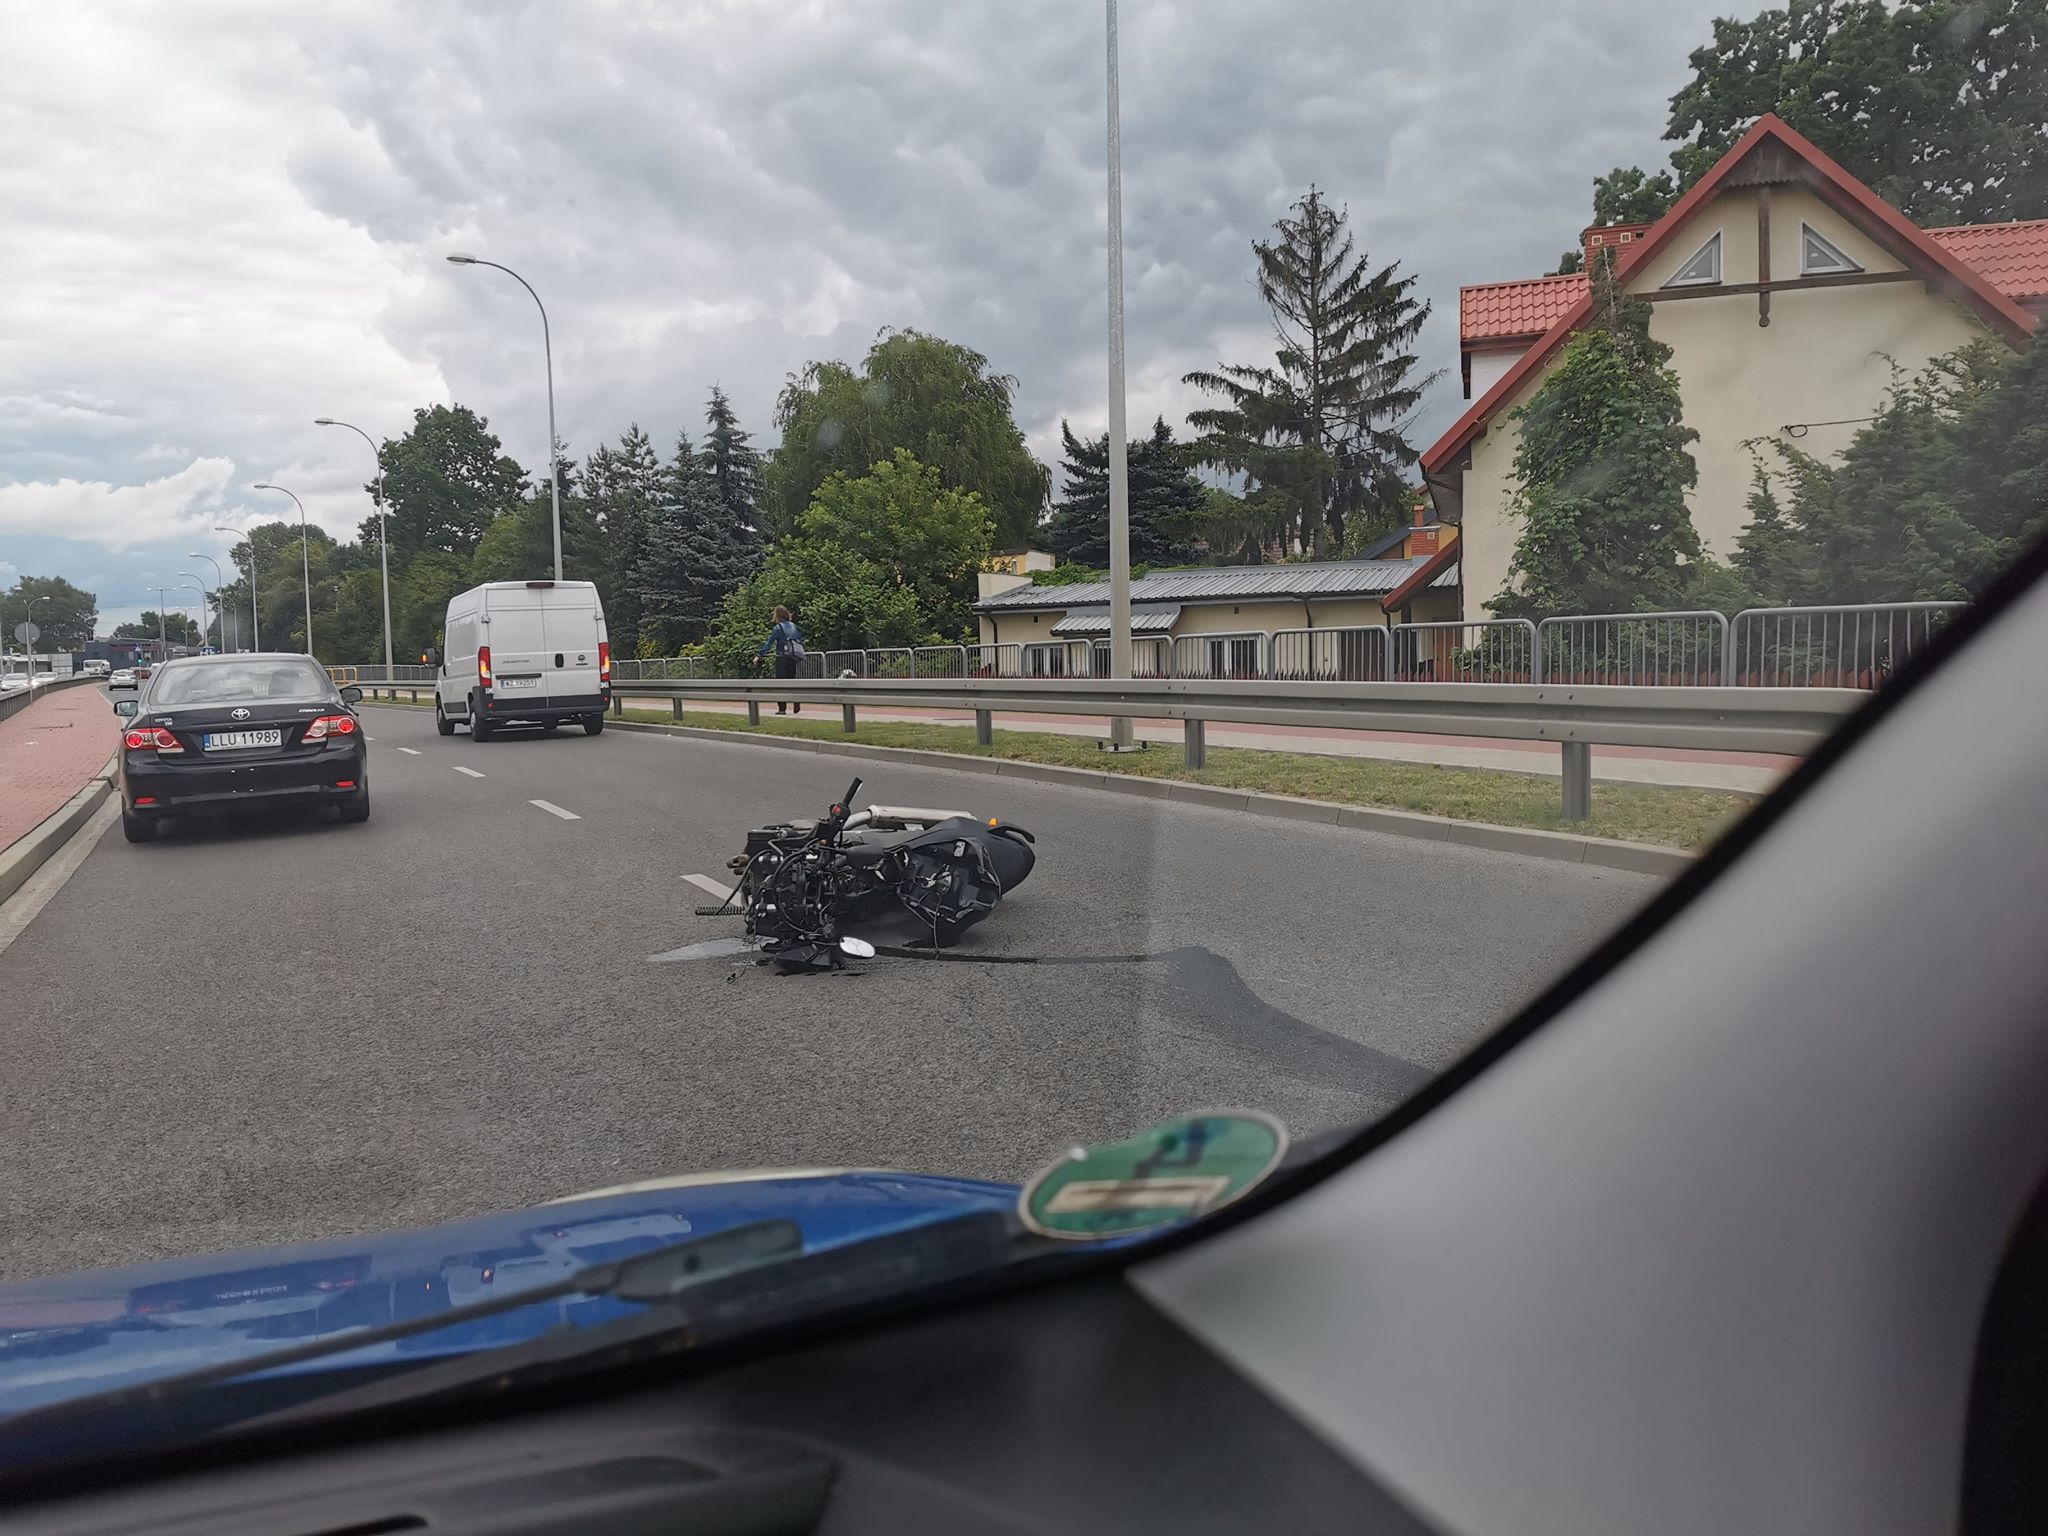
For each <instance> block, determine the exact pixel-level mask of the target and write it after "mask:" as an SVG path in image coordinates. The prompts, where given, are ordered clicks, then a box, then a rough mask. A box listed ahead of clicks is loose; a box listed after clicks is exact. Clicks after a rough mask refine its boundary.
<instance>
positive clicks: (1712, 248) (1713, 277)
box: [1664, 229, 1721, 288]
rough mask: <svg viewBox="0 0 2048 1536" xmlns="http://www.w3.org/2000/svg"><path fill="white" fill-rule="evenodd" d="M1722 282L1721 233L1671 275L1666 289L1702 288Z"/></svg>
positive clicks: (1718, 232) (1715, 232)
mask: <svg viewBox="0 0 2048 1536" xmlns="http://www.w3.org/2000/svg"><path fill="white" fill-rule="evenodd" d="M1720 281H1721V232H1720V231H1719V230H1718V229H1717V230H1715V231H1714V234H1713V238H1712V239H1710V240H1708V241H1707V243H1706V244H1705V245H1703V246H1701V247H1700V248H1699V249H1698V250H1696V251H1694V252H1693V253H1692V255H1691V256H1689V257H1687V258H1686V263H1685V265H1684V266H1682V267H1680V268H1679V269H1678V270H1677V271H1676V272H1674V273H1672V274H1671V278H1670V280H1669V281H1668V282H1666V283H1665V284H1664V286H1665V287H1666V288H1700V287H1705V286H1706V285H1708V284H1710V283H1718V282H1720Z"/></svg>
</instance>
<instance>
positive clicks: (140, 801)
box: [135, 795, 156, 805]
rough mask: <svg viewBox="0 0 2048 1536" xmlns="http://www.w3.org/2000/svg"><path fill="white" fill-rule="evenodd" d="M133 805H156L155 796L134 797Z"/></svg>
mask: <svg viewBox="0 0 2048 1536" xmlns="http://www.w3.org/2000/svg"><path fill="white" fill-rule="evenodd" d="M135 803H136V804H137V805H155V804H156V796H155V795H137V796H136V797H135Z"/></svg>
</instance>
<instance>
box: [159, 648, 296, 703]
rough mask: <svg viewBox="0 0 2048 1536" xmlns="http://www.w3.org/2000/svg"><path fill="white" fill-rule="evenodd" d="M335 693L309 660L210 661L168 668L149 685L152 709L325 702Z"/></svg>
mask: <svg viewBox="0 0 2048 1536" xmlns="http://www.w3.org/2000/svg"><path fill="white" fill-rule="evenodd" d="M332 691H333V688H332V685H331V684H330V683H329V682H328V679H327V674H326V673H325V672H322V671H321V670H320V669H319V668H318V667H317V666H315V665H313V663H312V662H310V661H296V660H286V661H238V662H208V663H206V664H205V665H202V666H184V667H169V668H166V669H165V671H164V673H163V675H162V676H161V677H158V678H155V679H153V680H152V682H151V684H150V690H149V700H150V703H151V705H152V706H153V707H155V708H158V709H169V708H171V707H172V706H173V705H191V704H244V703H248V702H250V701H252V700H257V699H322V698H326V697H327V696H328V695H329V694H330V693H331V692H332Z"/></svg>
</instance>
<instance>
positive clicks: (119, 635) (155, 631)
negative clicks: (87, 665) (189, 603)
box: [8, 608, 200, 650]
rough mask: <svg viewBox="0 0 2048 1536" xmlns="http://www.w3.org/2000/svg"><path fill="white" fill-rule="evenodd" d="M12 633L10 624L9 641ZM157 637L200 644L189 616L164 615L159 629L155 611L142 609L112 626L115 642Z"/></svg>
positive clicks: (183, 642) (177, 642)
mask: <svg viewBox="0 0 2048 1536" xmlns="http://www.w3.org/2000/svg"><path fill="white" fill-rule="evenodd" d="M13 632H14V631H13V626H12V624H10V625H9V626H8V635H9V638H10V639H11V638H12V636H13ZM159 635H161V636H162V637H163V639H164V641H165V642H166V643H167V644H170V645H198V644H199V643H200V642H199V626H198V625H197V624H195V623H194V622H193V621H192V615H191V614H189V613H166V614H164V615H163V621H162V626H161V628H159V626H158V621H157V611H156V610H155V609H154V608H145V609H143V610H142V613H141V614H140V616H138V617H137V618H135V619H133V620H132V621H130V622H129V623H126V624H116V625H115V626H114V633H113V638H114V639H116V640H155V639H156V638H157V637H158V636H159ZM42 647H43V642H42V641H40V640H38V641H37V642H36V648H37V649H38V650H40V649H42Z"/></svg>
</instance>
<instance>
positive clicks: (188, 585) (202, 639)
mask: <svg viewBox="0 0 2048 1536" xmlns="http://www.w3.org/2000/svg"><path fill="white" fill-rule="evenodd" d="M178 574H179V575H180V576H182V577H184V578H185V581H184V584H183V585H182V586H179V587H174V588H173V589H172V590H173V591H180V592H197V593H198V594H199V649H200V650H202V651H203V650H205V649H206V583H205V582H203V581H201V580H200V579H199V578H198V577H197V576H194V575H193V574H192V573H191V572H190V571H180V572H178Z"/></svg>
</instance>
